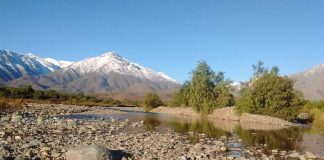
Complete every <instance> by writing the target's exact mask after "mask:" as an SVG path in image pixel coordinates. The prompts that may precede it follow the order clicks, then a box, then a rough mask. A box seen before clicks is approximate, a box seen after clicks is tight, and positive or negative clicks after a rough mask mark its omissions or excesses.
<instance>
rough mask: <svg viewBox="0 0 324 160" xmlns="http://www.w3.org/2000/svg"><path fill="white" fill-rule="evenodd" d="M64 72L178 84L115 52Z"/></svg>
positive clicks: (76, 65) (86, 61) (77, 63)
mask: <svg viewBox="0 0 324 160" xmlns="http://www.w3.org/2000/svg"><path fill="white" fill-rule="evenodd" d="M64 70H65V71H71V70H73V71H74V72H77V73H79V74H80V75H85V74H89V73H101V74H109V73H110V72H117V73H120V74H124V75H129V76H134V77H138V78H142V79H148V80H151V81H156V82H160V81H171V82H174V83H177V82H176V80H174V79H172V78H170V77H169V76H167V75H166V74H164V73H162V72H155V71H153V70H151V69H149V68H146V67H143V66H141V65H138V64H136V63H133V62H131V61H129V60H127V59H125V58H123V57H121V56H120V55H118V54H117V53H115V52H107V53H103V54H102V55H100V56H98V57H93V58H87V59H85V60H83V61H80V62H76V63H74V64H72V65H71V66H69V67H67V68H65V69H64Z"/></svg>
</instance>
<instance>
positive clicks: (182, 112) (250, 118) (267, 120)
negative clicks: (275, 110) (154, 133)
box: [151, 107, 295, 126]
mask: <svg viewBox="0 0 324 160" xmlns="http://www.w3.org/2000/svg"><path fill="white" fill-rule="evenodd" d="M234 108H235V107H226V108H220V109H215V110H214V111H213V112H212V113H211V114H209V115H208V116H207V117H208V118H210V119H220V120H230V121H240V122H242V123H259V124H269V125H281V126H293V125H295V124H294V123H291V122H288V121H285V120H282V119H280V118H275V117H270V116H264V115H254V114H249V113H244V114H242V115H238V114H236V113H235V110H234ZM151 112H155V113H166V114H171V115H178V116H186V117H200V116H201V115H200V114H198V113H197V112H195V111H194V110H193V109H192V108H189V107H179V108H171V107H158V108H155V109H153V110H152V111H151Z"/></svg>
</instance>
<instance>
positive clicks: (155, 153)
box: [0, 104, 316, 160]
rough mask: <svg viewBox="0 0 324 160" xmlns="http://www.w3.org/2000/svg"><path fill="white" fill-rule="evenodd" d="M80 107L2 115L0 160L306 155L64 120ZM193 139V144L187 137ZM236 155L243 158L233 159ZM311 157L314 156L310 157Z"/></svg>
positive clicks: (138, 125) (138, 126) (107, 122)
mask: <svg viewBox="0 0 324 160" xmlns="http://www.w3.org/2000/svg"><path fill="white" fill-rule="evenodd" d="M91 110H92V108H89V107H85V106H65V105H36V104H32V105H29V106H27V107H26V108H25V109H24V110H22V111H20V112H15V113H13V114H9V115H5V116H2V117H1V118H0V119H1V123H0V128H1V131H0V159H17V160H19V159H33V160H37V159H48V160H51V159H57V160H64V159H68V160H79V159H80V160H81V159H89V160H91V159H97V160H101V159H122V160H141V159H143V160H146V159H163V160H164V159H181V160H194V159H235V158H236V159H259V158H262V159H289V158H292V157H293V158H297V159H303V158H304V159H305V158H314V155H313V154H311V153H308V154H306V155H302V154H300V153H297V152H293V153H287V152H286V153H281V152H279V151H275V152H273V154H272V155H269V156H268V155H266V154H264V152H263V150H262V149H260V148H253V147H246V148H244V149H243V148H233V147H231V146H230V144H235V143H238V142H239V141H240V140H237V139H233V138H228V137H225V136H223V137H221V138H220V139H215V138H208V137H207V136H206V135H205V134H199V133H188V134H185V135H184V134H179V133H176V132H174V131H172V130H169V129H165V130H161V131H159V132H154V131H145V130H144V129H143V128H144V127H143V122H136V121H129V120H123V121H118V120H116V119H102V118H101V119H88V120H80V119H68V118H64V117H65V116H62V115H68V114H71V113H80V112H89V111H91ZM193 137H195V138H196V139H197V141H196V143H192V140H191V139H192V138H193ZM232 151H237V152H241V153H242V156H239V157H238V156H236V157H235V155H233V154H232V153H233V152H232ZM315 157H316V156H315Z"/></svg>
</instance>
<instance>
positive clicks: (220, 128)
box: [144, 116, 307, 154]
mask: <svg viewBox="0 0 324 160" xmlns="http://www.w3.org/2000/svg"><path fill="white" fill-rule="evenodd" d="M161 124H163V125H161ZM224 125H229V126H230V127H228V126H224ZM161 126H163V127H164V126H166V127H168V128H171V129H173V130H174V131H176V132H179V133H182V134H188V133H189V132H191V134H188V137H189V140H191V142H193V143H197V142H199V140H200V138H201V137H199V134H201V133H203V134H205V135H206V136H207V137H209V138H216V139H220V138H221V137H222V136H226V137H227V138H230V137H233V138H234V137H235V138H237V139H241V140H242V141H240V142H235V143H230V144H231V145H230V146H228V147H230V148H242V147H243V146H255V147H261V146H262V148H263V149H264V150H265V151H266V152H268V153H269V154H270V153H271V152H270V151H271V150H273V149H276V150H286V151H290V150H297V151H302V150H303V146H302V142H303V135H304V133H305V132H306V131H307V129H304V128H298V127H290V128H286V127H282V128H278V126H274V127H273V128H274V129H271V126H269V125H267V126H265V127H264V128H266V130H257V129H250V128H260V127H258V125H255V126H254V127H252V125H251V124H249V125H246V124H245V125H241V124H240V123H237V122H228V121H217V120H209V119H179V118H170V117H169V118H165V117H159V116H145V117H144V127H145V129H146V130H149V131H155V130H156V129H157V128H159V127H161ZM244 127H247V128H244ZM225 129H227V130H225ZM265 146H266V147H265Z"/></svg>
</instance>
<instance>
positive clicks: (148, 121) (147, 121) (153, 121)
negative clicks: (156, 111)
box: [144, 116, 161, 131]
mask: <svg viewBox="0 0 324 160" xmlns="http://www.w3.org/2000/svg"><path fill="white" fill-rule="evenodd" d="M160 125H161V122H160V121H159V120H158V118H157V117H152V116H145V117H144V128H145V130H147V131H155V130H156V128H157V127H158V126H160Z"/></svg>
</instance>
